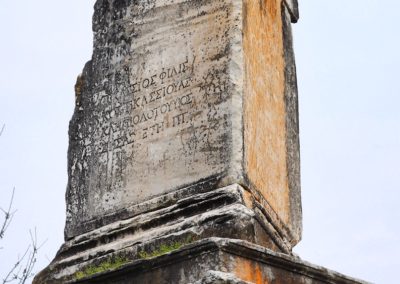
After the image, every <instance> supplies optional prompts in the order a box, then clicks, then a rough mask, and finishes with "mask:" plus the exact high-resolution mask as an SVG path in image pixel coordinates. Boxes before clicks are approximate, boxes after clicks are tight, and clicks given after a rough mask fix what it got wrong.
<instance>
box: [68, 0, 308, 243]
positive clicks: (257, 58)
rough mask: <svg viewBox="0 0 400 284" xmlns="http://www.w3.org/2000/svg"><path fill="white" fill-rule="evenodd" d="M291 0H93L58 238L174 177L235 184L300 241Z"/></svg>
mask: <svg viewBox="0 0 400 284" xmlns="http://www.w3.org/2000/svg"><path fill="white" fill-rule="evenodd" d="M289 2H290V3H292V4H293V2H291V1H289ZM289 2H288V3H289ZM288 3H287V2H282V1H281V0H268V1H267V0H264V1H250V0H221V1H206V0H202V1H187V0H185V1H184V0H152V1H128V0H126V1H116V0H98V1H97V2H96V5H95V14H94V17H93V31H94V52H93V57H92V60H91V61H90V62H89V63H88V64H87V65H86V66H85V68H84V71H83V73H82V75H81V76H80V77H79V78H78V82H77V85H76V109H75V113H74V116H73V118H72V120H71V123H70V148H69V167H68V169H69V184H68V190H67V224H66V230H65V235H66V239H71V238H73V237H74V236H77V235H80V234H82V233H85V232H88V231H90V230H93V229H96V228H99V227H101V226H104V225H107V224H110V223H112V222H115V221H118V220H120V219H126V218H130V217H133V216H135V215H137V214H139V213H140V211H137V209H135V208H137V205H138V204H141V203H143V202H146V201H148V200H150V199H152V198H155V197H160V196H163V195H165V194H168V193H171V192H173V191H176V190H179V189H182V188H188V187H191V188H193V189H194V192H196V190H197V192H201V191H202V190H213V189H216V188H220V187H223V186H227V185H230V184H234V183H239V184H241V185H242V186H244V187H245V188H246V189H247V190H249V191H250V192H251V194H252V195H253V196H255V197H256V199H257V201H258V202H259V204H261V207H262V208H263V212H264V214H265V215H267V216H268V217H267V218H268V219H270V220H272V221H271V223H272V226H273V227H274V230H277V231H278V232H279V234H280V235H282V236H283V239H286V240H287V241H288V242H289V243H291V244H292V245H294V244H296V243H297V242H298V241H299V240H300V237H301V214H300V213H301V210H300V199H299V197H300V187H299V178H298V175H297V172H298V167H297V165H298V164H299V163H298V159H299V158H298V143H297V142H298V141H297V140H296V138H297V135H298V129H296V128H295V127H293V125H292V124H290V123H288V122H290V121H293V120H296V121H297V101H296V100H292V101H291V104H290V105H289V104H288V99H287V98H288V93H290V90H292V89H290V90H289V89H288V88H287V84H288V78H289V77H288V76H287V75H286V74H288V70H289V69H290V68H288V64H292V63H293V62H294V61H290V60H288V58H289V59H290V56H287V54H289V53H290V52H289V53H287V52H286V51H285V49H286V48H288V50H289V51H290V48H291V45H290V46H286V45H285V43H287V42H288V41H285V37H284V34H285V33H286V34H288V35H289V36H290V25H289V26H288V25H286V24H285V23H284V22H285V21H287V20H290V19H291V17H292V14H293V5H292V4H288ZM291 5H292V6H291ZM290 44H291V43H290ZM290 70H292V71H293V70H294V69H290ZM292 75H293V76H295V74H294V73H292ZM288 90H289V91H288ZM292 93H293V92H292ZM294 94H295V95H297V93H296V92H294ZM295 98H297V97H295ZM293 110H294V111H293ZM293 141H294V142H293ZM293 165H295V166H293ZM296 171H297V172H296Z"/></svg>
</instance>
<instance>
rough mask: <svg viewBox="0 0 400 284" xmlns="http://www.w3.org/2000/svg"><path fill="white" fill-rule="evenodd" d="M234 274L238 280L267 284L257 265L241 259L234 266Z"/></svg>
mask: <svg viewBox="0 0 400 284" xmlns="http://www.w3.org/2000/svg"><path fill="white" fill-rule="evenodd" d="M235 274H236V276H237V277H238V278H240V279H242V280H244V281H248V282H251V283H255V284H268V280H267V279H266V278H265V277H264V276H263V273H262V270H261V268H260V264H259V263H252V262H251V261H250V260H247V259H241V260H240V261H238V262H237V264H236V271H235Z"/></svg>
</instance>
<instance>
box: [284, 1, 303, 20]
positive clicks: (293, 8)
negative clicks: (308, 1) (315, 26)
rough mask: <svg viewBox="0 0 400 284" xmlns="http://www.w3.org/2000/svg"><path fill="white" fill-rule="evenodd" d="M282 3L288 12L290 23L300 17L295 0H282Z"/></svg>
mask: <svg viewBox="0 0 400 284" xmlns="http://www.w3.org/2000/svg"><path fill="white" fill-rule="evenodd" d="M284 3H285V5H286V6H287V8H288V10H289V12H290V16H291V20H292V23H297V21H298V20H299V18H300V14H299V4H298V2H297V0H284Z"/></svg>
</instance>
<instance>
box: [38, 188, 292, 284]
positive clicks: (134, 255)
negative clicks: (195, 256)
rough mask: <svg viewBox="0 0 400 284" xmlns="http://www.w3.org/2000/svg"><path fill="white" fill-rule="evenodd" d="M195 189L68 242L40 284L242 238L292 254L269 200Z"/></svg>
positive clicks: (164, 198) (231, 191)
mask: <svg viewBox="0 0 400 284" xmlns="http://www.w3.org/2000/svg"><path fill="white" fill-rule="evenodd" d="M195 189H196V191H197V192H198V193H197V194H193V192H192V191H193V188H191V187H189V188H185V189H182V190H179V191H177V192H174V193H171V194H169V195H164V196H162V197H159V198H155V199H153V200H150V201H148V202H146V203H141V204H138V205H137V206H136V208H131V209H132V210H133V211H134V212H136V213H137V214H136V216H135V217H132V218H129V219H125V220H122V221H118V222H114V223H112V224H108V225H104V226H102V227H100V228H99V229H96V230H92V231H90V232H88V233H85V234H82V235H79V236H77V237H75V238H72V239H70V240H68V241H66V242H65V243H64V244H63V246H62V247H61V249H60V250H59V252H58V253H57V256H56V258H55V259H54V260H53V262H52V263H51V264H50V265H49V266H48V267H47V268H46V269H45V270H44V271H42V272H41V273H40V274H39V275H38V276H37V277H36V283H65V282H68V281H71V280H74V279H76V278H77V277H78V276H82V275H86V274H88V273H89V272H87V271H89V270H90V271H92V272H93V271H94V270H96V269H95V268H96V267H97V268H98V267H104V266H107V268H108V267H110V266H112V267H115V266H118V265H120V264H121V262H122V263H125V262H132V261H135V260H141V259H144V258H148V257H149V256H155V255H158V254H161V253H165V251H170V250H173V249H177V248H180V247H183V246H185V245H188V244H191V243H195V242H198V241H201V240H203V239H208V238H211V237H218V238H227V239H241V240H245V241H248V242H251V243H254V244H258V245H260V246H263V247H267V248H269V249H271V250H274V251H278V252H283V253H286V254H289V255H290V254H291V248H292V244H291V243H290V240H289V237H288V235H287V234H285V232H284V231H281V230H279V229H277V228H276V227H275V226H274V223H276V222H273V221H272V219H271V216H270V215H269V214H268V213H267V212H266V211H265V210H262V208H264V207H265V206H264V207H263V206H261V205H260V202H263V200H257V199H256V198H255V197H254V196H253V195H252V194H251V193H250V192H249V191H247V190H246V189H244V188H243V187H242V186H240V185H238V184H233V185H231V186H227V187H224V188H220V189H216V190H213V191H207V190H206V189H204V191H203V192H202V191H201V190H199V187H196V188H195ZM199 191H200V192H199ZM260 208H261V209H260ZM122 260H123V261H122ZM92 272H90V273H92Z"/></svg>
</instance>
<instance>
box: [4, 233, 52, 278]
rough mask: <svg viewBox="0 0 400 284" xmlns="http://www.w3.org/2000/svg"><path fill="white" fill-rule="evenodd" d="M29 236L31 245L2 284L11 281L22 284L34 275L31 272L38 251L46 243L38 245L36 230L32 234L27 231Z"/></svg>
mask: <svg viewBox="0 0 400 284" xmlns="http://www.w3.org/2000/svg"><path fill="white" fill-rule="evenodd" d="M29 234H30V236H31V244H30V245H29V246H28V248H27V249H26V251H25V253H24V254H23V255H22V257H19V258H18V260H17V262H16V263H15V264H14V266H13V267H12V268H11V270H10V271H9V272H8V274H7V275H6V277H5V278H4V279H3V282H2V284H6V283H11V282H13V281H18V283H19V284H24V283H25V282H26V281H27V280H28V279H29V278H30V277H32V276H33V275H34V273H33V272H32V271H33V268H34V266H35V264H36V257H37V254H38V251H39V250H40V249H41V248H42V246H43V245H44V244H45V243H46V241H45V242H43V243H42V244H41V245H38V242H37V233H36V228H35V231H34V233H32V231H29ZM24 260H25V262H24Z"/></svg>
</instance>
